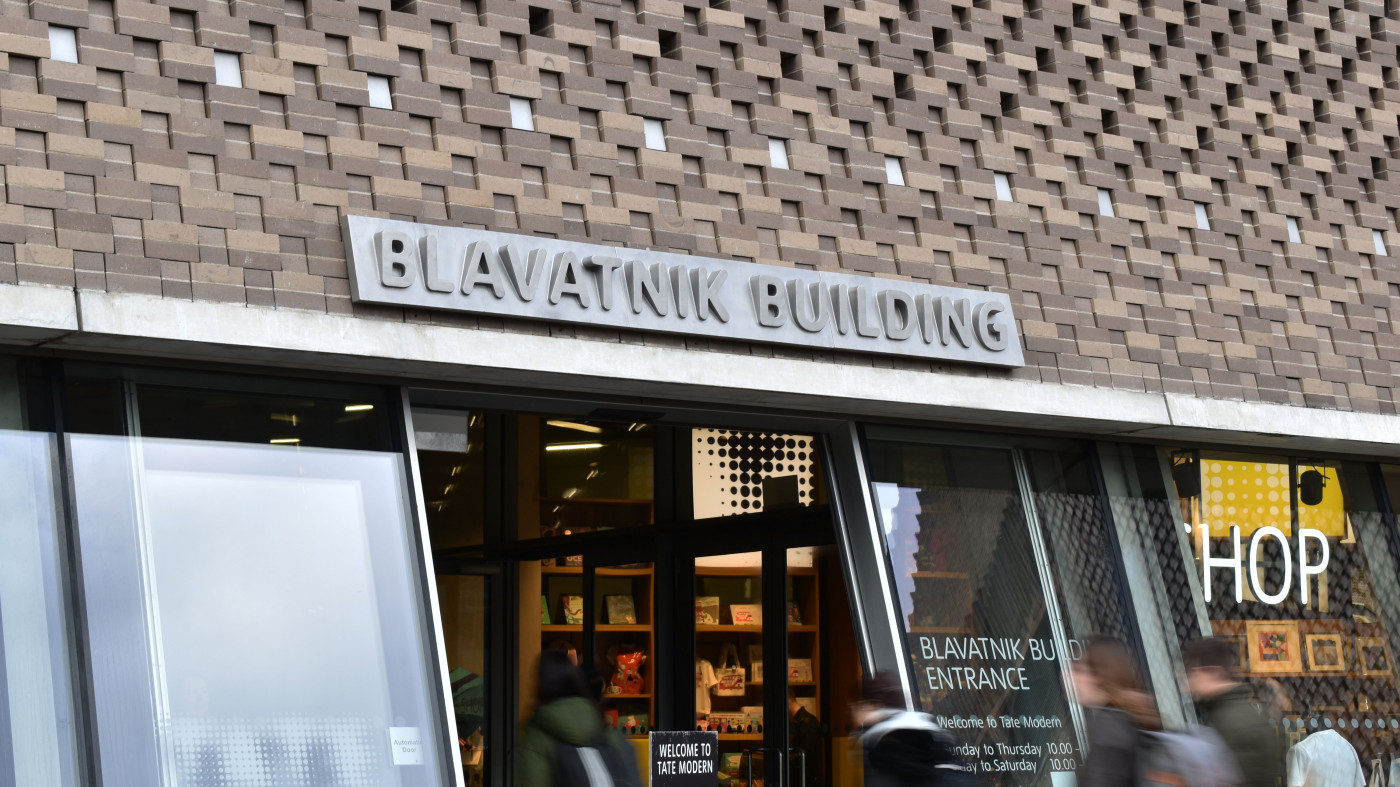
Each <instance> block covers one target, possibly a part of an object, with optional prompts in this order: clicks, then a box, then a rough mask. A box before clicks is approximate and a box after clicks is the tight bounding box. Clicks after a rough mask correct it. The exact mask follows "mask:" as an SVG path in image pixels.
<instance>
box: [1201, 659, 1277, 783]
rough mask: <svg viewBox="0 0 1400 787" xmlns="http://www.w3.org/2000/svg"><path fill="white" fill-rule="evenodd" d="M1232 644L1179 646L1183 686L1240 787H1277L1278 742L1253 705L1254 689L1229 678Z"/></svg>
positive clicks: (1266, 719)
mask: <svg viewBox="0 0 1400 787" xmlns="http://www.w3.org/2000/svg"><path fill="white" fill-rule="evenodd" d="M1236 652H1237V650H1236V645H1235V643H1233V642H1231V641H1229V640H1226V639H1221V638H1219V637H1206V638H1204V639H1198V640H1194V641H1192V642H1188V643H1187V644H1186V646H1185V647H1183V648H1182V654H1181V655H1182V658H1183V659H1184V660H1185V662H1186V684H1187V687H1188V688H1189V689H1190V691H1191V696H1193V697H1194V698H1195V699H1196V715H1197V716H1198V717H1199V718H1200V720H1201V723H1202V724H1206V725H1209V726H1210V727H1212V728H1213V729H1214V730H1215V731H1216V732H1217V733H1219V734H1220V737H1221V738H1222V739H1223V740H1224V741H1225V746H1226V747H1227V748H1228V749H1229V750H1230V752H1231V753H1233V754H1234V756H1235V760H1236V761H1237V762H1238V763H1239V768H1240V772H1241V773H1242V774H1243V775H1244V782H1243V784H1244V787H1279V785H1280V784H1281V783H1282V780H1283V770H1284V767H1283V766H1284V741H1283V737H1282V736H1281V735H1279V732H1278V729H1277V728H1276V727H1275V726H1274V724H1273V723H1272V721H1270V719H1269V717H1268V716H1267V715H1266V714H1265V712H1264V711H1263V710H1261V709H1260V707H1259V704H1258V703H1257V702H1256V701H1255V697H1254V691H1253V690H1251V689H1250V687H1249V686H1248V685H1247V684H1245V683H1242V682H1240V681H1238V680H1235V679H1234V677H1233V676H1232V675H1231V672H1230V670H1231V669H1232V668H1233V667H1234V664H1235V656H1236Z"/></svg>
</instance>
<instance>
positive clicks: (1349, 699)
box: [1168, 451, 1400, 773]
mask: <svg viewBox="0 0 1400 787" xmlns="http://www.w3.org/2000/svg"><path fill="white" fill-rule="evenodd" d="M1168 461H1169V462H1170V463H1171V475H1172V479H1173V486H1174V488H1175V491H1176V495H1177V499H1178V500H1179V505H1180V512H1181V522H1182V530H1183V531H1184V532H1185V534H1186V535H1187V536H1188V538H1189V541H1188V544H1189V551H1187V552H1186V556H1187V558H1188V560H1189V561H1190V563H1191V567H1192V569H1193V570H1194V572H1195V573H1196V575H1197V576H1199V577H1200V587H1201V591H1202V592H1201V598H1200V600H1199V601H1198V604H1200V605H1203V606H1204V609H1205V612H1206V616H1207V618H1208V625H1209V632H1208V633H1209V634H1211V635H1214V636H1217V637H1226V638H1229V639H1230V640H1231V641H1233V642H1235V643H1237V646H1238V654H1239V655H1238V659H1237V672H1238V675H1239V676H1240V677H1241V678H1242V679H1245V680H1247V681H1249V682H1250V683H1252V684H1254V685H1255V686H1256V696H1257V697H1259V698H1260V700H1261V701H1263V702H1266V703H1267V704H1268V706H1269V707H1268V710H1269V711H1270V712H1271V713H1272V714H1273V715H1274V716H1275V717H1276V718H1277V719H1278V722H1279V725H1280V727H1281V729H1282V732H1283V734H1284V735H1285V737H1286V740H1287V743H1288V744H1290V745H1296V744H1297V743H1299V742H1300V741H1302V740H1303V739H1304V738H1306V737H1307V736H1309V735H1312V734H1314V733H1317V732H1320V731H1325V730H1336V731H1337V732H1338V733H1340V734H1341V735H1342V737H1343V738H1345V739H1346V740H1347V741H1348V742H1349V743H1350V744H1351V745H1352V746H1353V747H1354V748H1355V749H1356V751H1357V754H1358V755H1359V756H1360V758H1361V760H1362V762H1363V764H1366V765H1368V766H1372V767H1368V768H1367V772H1368V773H1369V772H1370V771H1371V770H1372V769H1373V768H1379V767H1381V765H1382V764H1386V765H1388V763H1389V762H1390V761H1391V759H1392V758H1394V757H1396V756H1400V750H1398V749H1397V746H1396V744H1397V736H1398V735H1400V691H1397V683H1396V673H1395V665H1394V664H1393V657H1392V654H1393V653H1394V652H1395V634H1396V633H1397V631H1400V628H1397V624H1400V585H1397V579H1400V576H1397V573H1396V564H1395V557H1394V554H1393V552H1392V544H1391V538H1390V534H1389V532H1388V531H1389V529H1388V527H1387V526H1386V524H1385V523H1384V521H1383V518H1382V516H1381V515H1380V514H1379V507H1378V506H1377V505H1376V499H1375V490H1374V484H1373V478H1372V475H1371V473H1370V472H1368V469H1367V468H1366V467H1364V466H1360V465H1351V464H1342V463H1336V462H1320V461H1311V460H1302V459H1288V458H1285V457H1271V456H1250V455H1232V454H1223V453H1212V452H1204V451H1202V452H1197V451H1173V452H1171V453H1170V454H1169V458H1168Z"/></svg>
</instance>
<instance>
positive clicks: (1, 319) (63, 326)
mask: <svg viewBox="0 0 1400 787" xmlns="http://www.w3.org/2000/svg"><path fill="white" fill-rule="evenodd" d="M76 330H78V300H77V298H76V297H75V296H74V292H73V290H72V289H71V288H69V287H48V286H43V285H38V284H22V285H21V284H0V343H4V344H41V343H43V342H45V341H48V340H50V339H54V338H56V337H58V336H62V335H63V334H65V333H69V332H71V331H76Z"/></svg>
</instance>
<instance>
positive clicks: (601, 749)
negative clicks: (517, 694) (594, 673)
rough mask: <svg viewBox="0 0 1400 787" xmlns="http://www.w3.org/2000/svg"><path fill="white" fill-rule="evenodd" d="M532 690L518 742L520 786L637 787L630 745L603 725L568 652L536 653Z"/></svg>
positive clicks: (595, 704) (547, 651) (593, 700)
mask: <svg viewBox="0 0 1400 787" xmlns="http://www.w3.org/2000/svg"><path fill="white" fill-rule="evenodd" d="M535 692H536V700H535V712H534V715H532V716H531V717H530V721H529V722H527V723H526V725H525V735H524V738H523V740H522V742H521V745H520V769H519V774H520V779H519V783H520V784H527V785H530V787H641V776H640V775H639V774H638V772H637V761H636V757H635V756H634V755H633V753H632V749H631V747H630V746H628V745H627V742H626V741H624V740H623V739H622V736H621V735H620V734H618V732H617V730H615V729H612V728H610V727H608V726H607V725H606V724H604V723H603V714H602V711H601V710H600V709H599V708H598V702H597V700H596V699H595V698H594V697H593V695H592V694H591V693H590V692H589V689H588V683H587V681H586V679H585V678H584V674H583V671H582V670H580V669H579V668H578V667H577V666H576V665H575V664H574V663H573V661H572V660H571V659H570V658H569V654H568V653H565V652H564V651H559V650H546V651H544V652H543V653H541V654H540V665H539V680H538V682H537V683H536V685H535Z"/></svg>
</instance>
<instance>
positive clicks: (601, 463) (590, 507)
mask: <svg viewBox="0 0 1400 787" xmlns="http://www.w3.org/2000/svg"><path fill="white" fill-rule="evenodd" d="M519 425H520V426H519V428H520V435H521V442H522V444H521V457H522V462H523V463H529V462H530V461H531V459H530V457H536V458H537V461H538V470H537V471H535V472H536V473H537V474H538V483H539V487H538V488H539V489H540V497H539V504H538V505H539V520H538V523H537V524H538V532H529V531H530V530H531V529H532V528H531V527H530V526H531V524H534V523H530V522H528V520H527V519H526V518H525V517H522V518H521V533H520V537H521V538H535V537H540V536H545V537H548V536H567V535H575V534H578V533H591V532H593V531H595V530H609V529H612V528H620V527H637V526H641V525H650V524H652V518H653V510H652V509H653V500H654V498H655V491H654V489H655V476H656V470H655V463H656V430H654V429H653V428H652V427H651V426H650V425H648V424H625V423H610V422H604V421H599V422H593V421H584V420H579V419H571V418H534V417H527V416H522V417H521V418H520V419H519ZM531 438H533V440H532V439H531ZM531 442H532V443H533V451H532V450H531V448H532V446H531V445H530V443H531ZM530 471H531V468H529V467H522V469H521V485H522V488H524V486H525V484H526V483H527V478H528V477H529V476H530V475H531V472H530Z"/></svg>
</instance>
